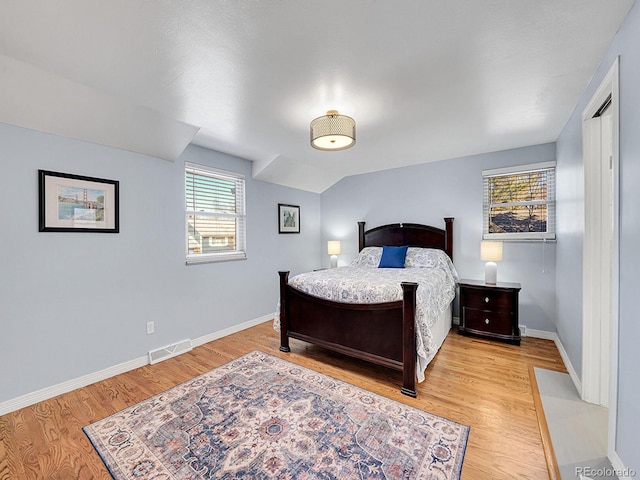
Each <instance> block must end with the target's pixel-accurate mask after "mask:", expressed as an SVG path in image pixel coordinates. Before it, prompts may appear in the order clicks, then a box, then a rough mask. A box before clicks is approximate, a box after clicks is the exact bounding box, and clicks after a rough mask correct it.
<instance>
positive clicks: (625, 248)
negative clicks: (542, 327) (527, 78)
mask: <svg viewBox="0 0 640 480" xmlns="http://www.w3.org/2000/svg"><path fill="white" fill-rule="evenodd" d="M617 56H619V58H620V198H619V202H620V245H619V252H620V278H619V282H620V299H619V302H620V312H619V313H620V318H619V329H620V331H619V352H618V362H619V374H618V410H617V413H618V418H617V438H616V446H615V448H616V452H617V453H618V455H619V456H620V459H621V460H622V462H623V463H624V465H625V466H626V467H627V468H632V469H634V470H635V471H636V472H640V454H639V452H640V436H639V435H638V426H640V402H639V401H638V399H639V398H640V375H639V374H638V365H640V349H639V348H638V346H637V342H638V339H639V338H640V321H639V320H638V313H637V312H638V309H637V306H636V302H637V301H638V300H637V297H638V292H639V291H640V281H639V278H640V277H639V276H638V272H640V254H639V253H638V245H640V215H639V214H638V206H640V188H638V180H639V179H640V160H639V159H640V135H639V132H640V88H639V87H638V86H639V85H640V6H639V5H638V3H637V2H636V3H635V4H634V5H633V7H632V8H631V11H630V12H629V14H628V15H627V18H626V19H625V21H624V23H623V24H622V26H621V27H620V30H619V31H618V33H617V35H616V36H615V38H614V40H613V42H612V44H611V46H610V47H609V49H608V51H607V53H606V55H605V56H604V57H603V59H602V62H601V65H600V67H599V68H598V70H597V72H596V73H595V75H594V77H593V79H592V81H591V83H590V84H589V86H588V87H587V89H586V91H585V92H584V95H583V96H582V98H581V100H580V102H579V103H578V105H577V106H576V109H575V111H574V113H573V115H572V116H571V118H570V119H569V122H568V123H567V125H566V127H565V128H564V130H563V132H562V134H561V135H560V137H559V139H558V142H557V149H558V171H559V178H558V192H559V194H560V195H561V196H562V199H564V201H562V200H559V207H560V208H561V211H560V212H559V214H560V215H561V217H562V218H563V219H565V220H571V219H572V218H574V220H573V221H572V222H571V223H569V224H568V225H567V227H566V229H564V230H563V231H562V232H561V233H560V234H559V237H560V238H561V239H562V240H561V241H559V242H558V262H557V270H558V272H557V282H556V283H557V286H558V335H559V336H560V339H561V341H562V343H563V345H564V346H565V349H566V350H567V354H568V355H569V358H570V359H571V362H572V363H573V365H574V367H576V370H577V371H578V372H581V371H582V364H581V356H582V312H581V302H582V295H581V285H582V264H581V258H582V256H581V255H582V234H583V231H584V225H583V223H582V220H581V217H582V215H583V206H584V189H583V187H582V177H583V168H582V131H581V129H582V118H581V117H582V111H583V110H584V108H585V107H586V105H587V103H588V102H589V101H590V100H591V98H592V96H593V94H594V93H595V91H596V89H597V88H598V86H599V85H600V83H601V82H602V80H603V79H604V77H605V75H606V74H607V72H608V71H609V69H610V67H611V65H612V64H613V62H614V60H615V58H616V57H617Z"/></svg>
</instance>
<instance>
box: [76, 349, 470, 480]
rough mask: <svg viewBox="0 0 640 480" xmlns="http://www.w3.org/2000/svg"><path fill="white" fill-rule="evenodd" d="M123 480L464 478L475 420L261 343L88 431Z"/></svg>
mask: <svg viewBox="0 0 640 480" xmlns="http://www.w3.org/2000/svg"><path fill="white" fill-rule="evenodd" d="M84 431H85V433H86V434H87V436H88V437H89V439H90V440H91V442H92V443H93V445H94V447H95V448H96V450H97V451H98V453H99V454H100V456H101V457H102V460H103V461H104V463H105V464H106V466H107V467H108V469H109V471H110V472H111V475H112V476H113V477H114V478H115V479H117V480H133V479H136V480H138V479H154V480H161V479H163V480H164V479H180V480H183V479H185V480H186V479H194V480H195V479H212V478H221V479H228V480H231V479H234V480H235V479H252V480H254V479H278V480H285V479H291V480H294V479H295V480H307V479H318V480H320V479H322V480H329V479H335V480H348V479H357V480H369V479H403V480H406V479H457V478H459V477H460V471H461V469H462V461H463V458H464V453H465V449H466V445H467V436H468V434H469V427H467V426H464V425H460V424H458V423H455V422H452V421H451V420H447V419H446V418H442V417H438V416H435V415H432V414H430V413H427V412H424V411H422V410H417V409H415V408H412V407H409V406H407V405H404V404H402V403H399V402H395V401H393V400H389V399H388V398H385V397H382V396H379V395H376V394H374V393H371V392H368V391H366V390H363V389H360V388H357V387H355V386H353V385H349V384H348V383H345V382H342V381H339V380H335V379H333V378H331V377H328V376H326V375H322V374H320V373H318V372H315V371H313V370H309V369H306V368H304V367H301V366H298V365H295V364H293V363H290V362H287V361H285V360H282V359H280V358H277V357H274V356H271V355H268V354H266V353H263V352H259V351H254V352H252V353H249V354H247V355H245V356H243V357H240V358H238V359H236V360H233V361H232V362H229V363H227V364H226V365H223V366H221V367H218V368H215V369H213V370H211V371H210V372H208V373H205V374H203V375H201V376H199V377H196V378H194V379H193V380H190V381H188V382H186V383H183V384H181V385H178V386H176V387H174V388H171V389H170V390H167V391H165V392H163V393H161V394H159V395H156V396H155V397H151V398H149V399H148V400H145V401H143V402H140V403H138V404H137V405H134V406H132V407H129V408H127V409H125V410H122V411H120V412H118V413H115V414H114V415H111V416H110V417H107V418H105V419H103V420H100V421H98V422H96V423H93V424H91V425H89V426H86V427H84Z"/></svg>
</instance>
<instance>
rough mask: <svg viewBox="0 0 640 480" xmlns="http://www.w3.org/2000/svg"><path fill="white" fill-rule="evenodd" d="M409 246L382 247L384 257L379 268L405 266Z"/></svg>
mask: <svg viewBox="0 0 640 480" xmlns="http://www.w3.org/2000/svg"><path fill="white" fill-rule="evenodd" d="M408 248H409V247H408V246H404V247H382V257H381V258H380V263H379V264H378V268H404V259H405V258H406V256H407V249H408Z"/></svg>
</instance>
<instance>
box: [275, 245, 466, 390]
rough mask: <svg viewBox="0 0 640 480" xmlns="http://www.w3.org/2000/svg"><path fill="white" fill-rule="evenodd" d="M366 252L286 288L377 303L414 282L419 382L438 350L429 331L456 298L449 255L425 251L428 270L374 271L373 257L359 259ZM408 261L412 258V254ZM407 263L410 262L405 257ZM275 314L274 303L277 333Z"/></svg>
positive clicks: (292, 281)
mask: <svg viewBox="0 0 640 480" xmlns="http://www.w3.org/2000/svg"><path fill="white" fill-rule="evenodd" d="M370 248H375V247H370ZM420 250H425V249H420ZM432 252H433V253H432ZM367 253H369V254H371V252H365V253H364V254H361V255H360V256H359V257H358V258H357V259H356V260H354V262H352V264H351V265H350V266H347V267H339V268H332V269H328V270H320V271H316V272H309V273H302V274H300V275H296V276H294V277H292V278H290V279H289V285H291V286H292V287H294V288H296V289H298V290H301V291H303V292H305V293H308V294H309V295H313V296H316V297H321V298H325V299H328V300H332V301H335V302H345V303H381V302H391V301H397V300H402V287H401V286H400V284H401V283H402V282H415V283H417V284H418V291H417V294H416V295H417V296H416V326H417V328H416V346H417V367H418V368H417V377H418V381H419V382H421V381H423V380H424V370H425V369H426V368H427V365H428V364H429V362H430V361H431V359H432V358H433V357H434V356H435V354H436V352H437V346H434V344H433V341H432V340H433V336H432V334H431V327H432V326H433V325H434V322H435V321H437V320H438V319H439V318H440V317H441V315H442V313H443V312H444V311H445V310H446V309H447V307H448V306H449V304H450V303H451V301H452V300H453V299H454V297H455V287H456V282H457V280H458V277H457V273H456V271H455V268H454V266H453V264H452V263H451V260H450V259H449V257H447V256H446V254H444V252H441V251H439V250H433V251H430V252H429V261H428V262H426V263H425V262H422V263H421V265H428V266H426V267H424V266H421V267H413V268H377V262H376V261H375V258H374V259H373V260H371V259H369V260H370V261H364V262H363V261H362V259H363V255H365V256H366V255H367ZM421 254H422V253H421ZM378 258H379V256H378ZM412 258H414V259H415V258H416V257H415V256H412ZM365 260H367V259H365ZM422 260H424V258H422ZM407 262H409V256H408V257H407ZM409 263H410V262H409ZM373 265H376V266H373ZM279 313H280V305H279V304H278V307H277V311H276V316H275V319H274V328H275V329H276V330H278V331H279V330H280V315H279Z"/></svg>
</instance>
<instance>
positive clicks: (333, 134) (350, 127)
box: [311, 110, 356, 150]
mask: <svg viewBox="0 0 640 480" xmlns="http://www.w3.org/2000/svg"><path fill="white" fill-rule="evenodd" d="M355 144H356V122H355V120H354V119H353V118H351V117H347V116H346V115H340V114H339V113H338V111H337V110H329V111H328V112H327V114H326V115H324V116H322V117H318V118H315V119H313V120H312V121H311V146H312V147H313V148H316V149H318V150H345V149H347V148H351V147H353V146H354V145H355Z"/></svg>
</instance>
